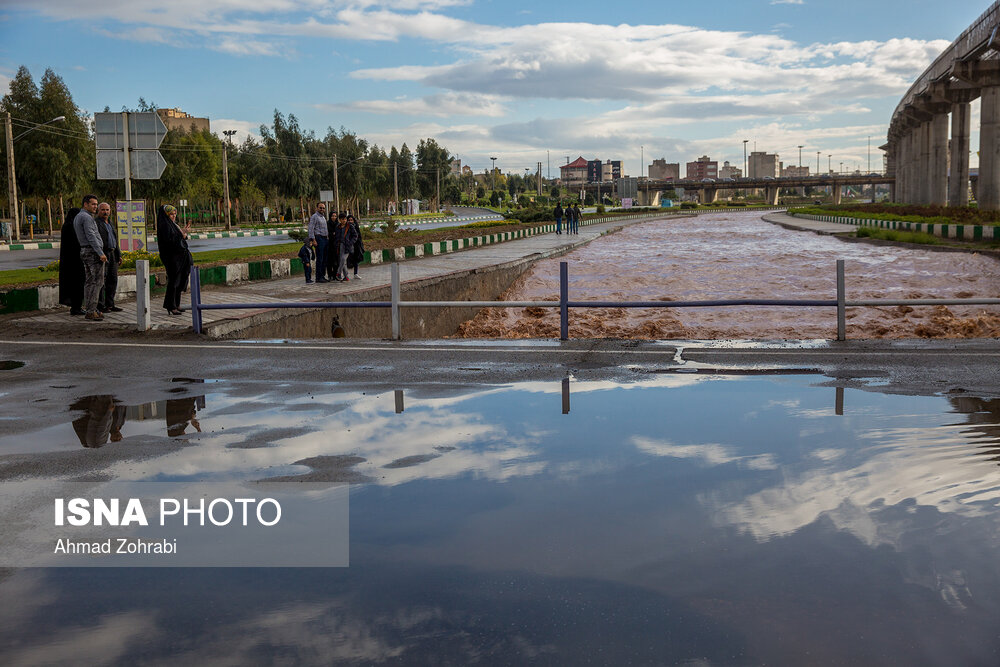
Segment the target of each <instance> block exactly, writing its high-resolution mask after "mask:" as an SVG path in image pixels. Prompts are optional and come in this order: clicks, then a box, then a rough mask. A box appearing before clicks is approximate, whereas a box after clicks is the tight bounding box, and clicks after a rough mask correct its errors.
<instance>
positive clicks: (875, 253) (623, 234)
mask: <svg viewBox="0 0 1000 667" xmlns="http://www.w3.org/2000/svg"><path fill="white" fill-rule="evenodd" d="M838 259H843V260H845V269H846V276H847V279H846V286H847V298H848V299H901V298H971V297H985V298H997V297H1000V262H998V261H997V260H995V259H993V258H992V257H988V256H983V255H979V254H969V253H958V252H933V251H928V250H920V249H911V248H899V247H892V246H875V245H869V244H865V243H845V242H843V241H839V240H837V239H835V238H831V237H828V236H819V235H817V234H814V233H812V232H802V231H791V230H786V229H784V228H782V227H779V226H777V225H773V224H770V223H767V222H764V221H763V220H762V219H761V217H760V215H757V214H752V213H729V214H718V215H703V216H698V217H696V218H683V219H674V220H658V221H653V222H649V223H645V224H641V225H634V226H631V227H628V228H626V229H624V230H622V231H620V232H618V233H617V234H612V235H609V236H606V237H602V238H599V239H597V240H595V241H593V242H592V243H590V244H588V245H587V246H585V247H583V248H580V249H579V250H575V251H574V252H572V253H570V254H569V255H566V256H564V257H560V258H553V259H549V260H543V261H541V262H539V263H537V264H536V265H535V266H534V267H532V269H531V270H530V271H528V272H527V273H526V274H525V275H524V276H522V277H521V278H520V279H518V281H517V282H516V283H515V284H514V285H513V286H512V287H511V289H509V290H508V291H507V292H505V293H504V294H503V296H502V297H501V298H502V300H505V301H534V300H549V299H552V300H556V299H558V298H559V262H560V261H566V262H568V263H569V297H570V299H571V300H578V301H630V300H633V301H687V300H708V299H754V298H757V299H834V298H836V260H838ZM836 327H837V323H836V310H835V309H834V308H830V307H816V308H801V307H795V308H790V307H785V308H777V307H762V306H749V307H742V306H736V307H726V308H676V309H652V308H651V309H628V308H577V309H573V310H571V311H570V337H572V338H607V337H614V338H670V339H720V338H758V339H811V338H834V337H835V336H836ZM558 335H559V313H558V310H557V309H555V308H537V309H536V308H522V309H514V308H489V309H486V310H484V311H482V312H480V313H479V314H478V315H477V316H476V317H475V318H474V319H472V320H470V321H468V322H466V323H464V324H463V325H462V326H461V327H460V328H459V330H458V332H457V336H459V337H465V338H554V337H558ZM847 335H848V337H849V338H919V337H924V338H938V337H944V338H971V337H997V336H1000V307H997V306H953V307H945V306H914V307H910V306H899V307H881V308H870V307H865V308H861V307H857V308H848V309H847Z"/></svg>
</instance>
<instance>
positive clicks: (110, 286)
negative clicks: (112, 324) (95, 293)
mask: <svg viewBox="0 0 1000 667" xmlns="http://www.w3.org/2000/svg"><path fill="white" fill-rule="evenodd" d="M96 222H97V231H98V232H100V234H101V239H102V240H103V241H104V254H105V255H107V256H108V263H107V266H106V269H105V271H104V291H103V292H102V293H101V299H100V302H99V303H98V308H99V309H100V311H101V312H102V313H120V312H121V311H122V309H121V308H119V307H118V306H116V305H115V294H116V293H117V292H118V267H119V266H121V263H122V251H121V249H120V248H119V247H118V233H117V232H116V231H115V227H114V224H113V223H112V222H111V205H110V204H108V203H107V202H101V203H100V204H98V205H97V218H96Z"/></svg>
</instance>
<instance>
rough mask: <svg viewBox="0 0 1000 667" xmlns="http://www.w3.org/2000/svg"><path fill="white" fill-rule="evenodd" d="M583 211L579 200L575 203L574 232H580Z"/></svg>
mask: <svg viewBox="0 0 1000 667" xmlns="http://www.w3.org/2000/svg"><path fill="white" fill-rule="evenodd" d="M582 215H583V213H581V212H580V203H579V202H577V203H575V204H573V233H574V234H579V233H580V217H581V216H582Z"/></svg>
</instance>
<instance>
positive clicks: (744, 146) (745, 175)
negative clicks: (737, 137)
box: [743, 139, 750, 178]
mask: <svg viewBox="0 0 1000 667" xmlns="http://www.w3.org/2000/svg"><path fill="white" fill-rule="evenodd" d="M748 141H750V140H749V139H744V140H743V178H750V171H749V170H748V169H747V142H748Z"/></svg>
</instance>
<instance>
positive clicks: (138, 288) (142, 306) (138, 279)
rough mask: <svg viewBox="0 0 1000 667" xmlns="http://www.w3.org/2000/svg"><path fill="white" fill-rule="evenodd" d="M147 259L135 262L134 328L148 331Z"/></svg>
mask: <svg viewBox="0 0 1000 667" xmlns="http://www.w3.org/2000/svg"><path fill="white" fill-rule="evenodd" d="M149 318H150V315H149V260H148V259H140V260H138V261H137V262H136V263H135V328H136V329H137V330H138V331H149V329H150V327H151V326H152V325H151V323H150V321H149Z"/></svg>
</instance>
